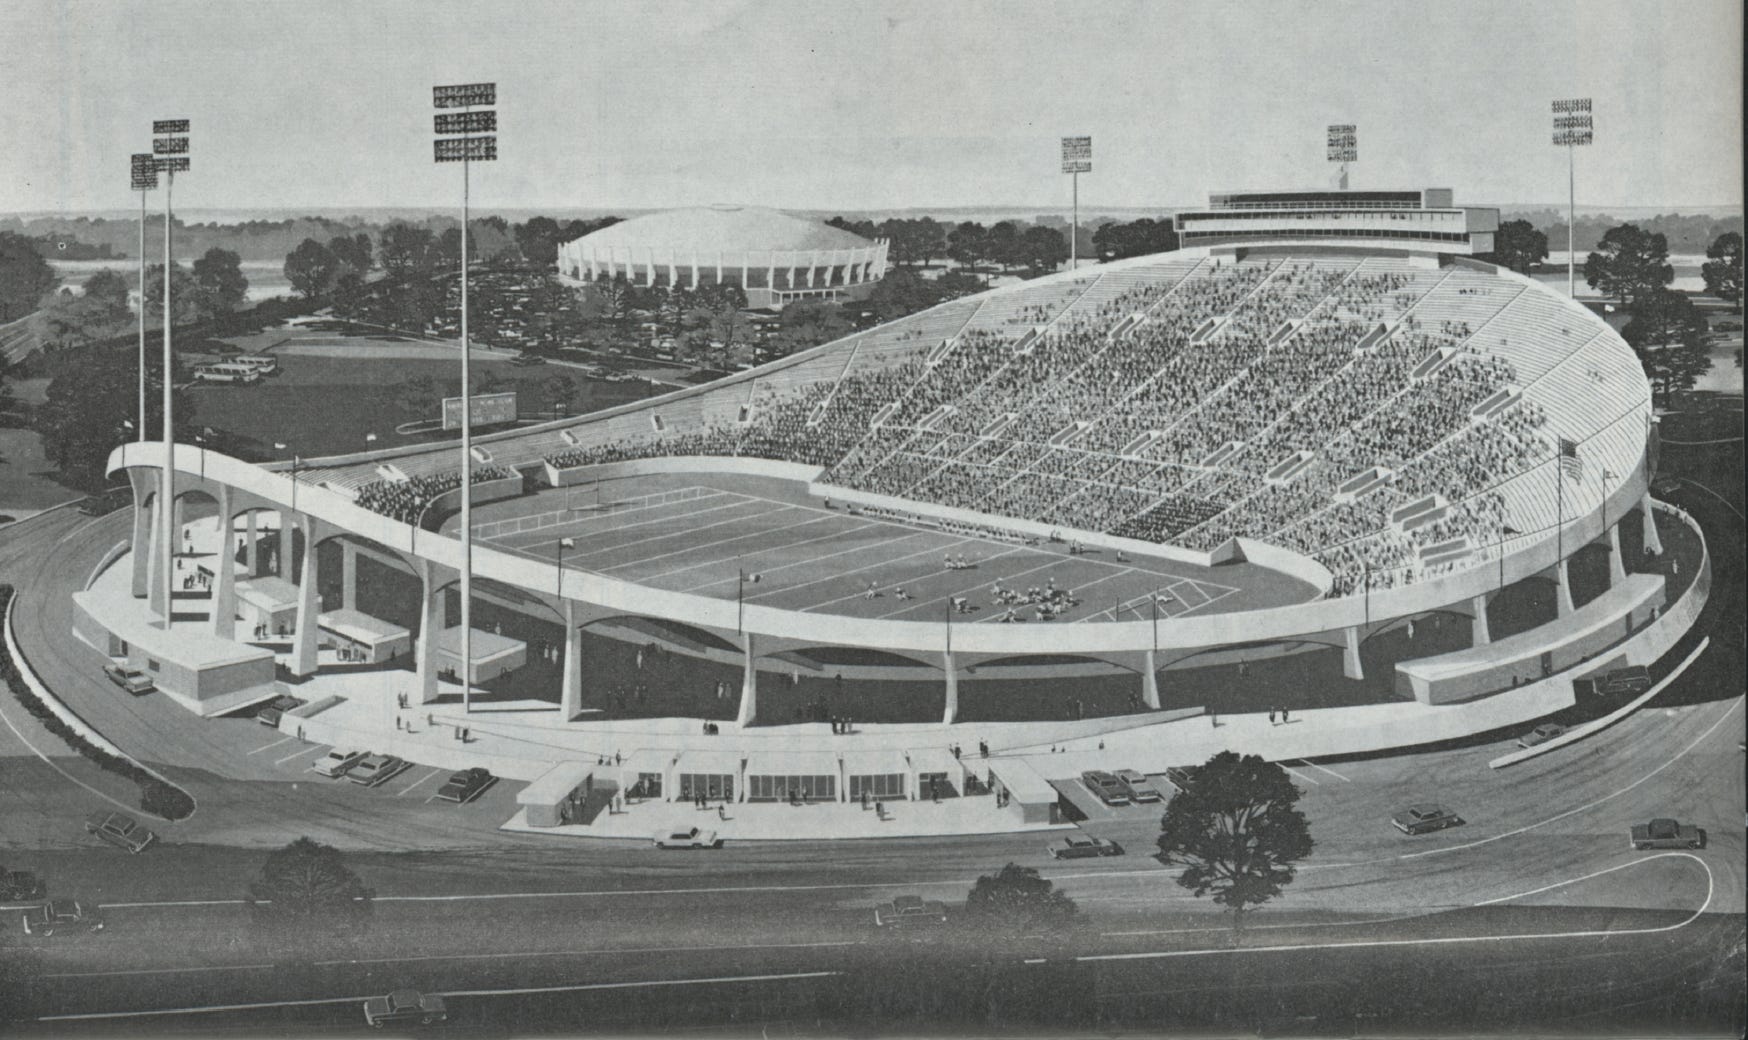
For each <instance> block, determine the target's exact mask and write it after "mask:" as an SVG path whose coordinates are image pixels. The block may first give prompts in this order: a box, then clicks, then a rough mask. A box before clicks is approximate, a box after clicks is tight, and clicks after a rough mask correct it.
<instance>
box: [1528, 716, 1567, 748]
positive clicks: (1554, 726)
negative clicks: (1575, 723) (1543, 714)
mask: <svg viewBox="0 0 1748 1040" xmlns="http://www.w3.org/2000/svg"><path fill="white" fill-rule="evenodd" d="M1565 732H1566V727H1565V726H1562V725H1560V724H1559V723H1558V722H1544V723H1542V724H1541V725H1540V726H1537V727H1536V728H1535V729H1532V730H1530V731H1529V732H1528V733H1525V734H1524V735H1523V736H1521V737H1518V738H1517V746H1518V747H1520V748H1533V747H1538V746H1540V745H1542V744H1546V743H1547V742H1548V741H1550V740H1553V739H1554V738H1555V737H1558V736H1562V735H1564V734H1565Z"/></svg>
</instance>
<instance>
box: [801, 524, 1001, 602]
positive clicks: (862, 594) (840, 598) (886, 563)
mask: <svg viewBox="0 0 1748 1040" xmlns="http://www.w3.org/2000/svg"><path fill="white" fill-rule="evenodd" d="M968 540H969V539H960V541H959V542H958V543H948V544H947V545H944V546H942V545H931V546H929V547H928V548H927V549H919V550H918V551H916V552H913V553H907V554H906V555H904V556H897V557H893V558H892V559H887V560H882V561H880V562H879V563H871V564H869V565H868V566H866V567H857V568H856V569H855V570H848V571H841V572H839V573H838V574H835V575H833V576H832V577H830V578H821V579H820V581H833V580H837V579H840V578H846V577H848V576H850V575H852V574H856V573H859V572H861V571H871V570H873V569H874V568H876V567H889V566H891V565H892V564H895V563H899V562H901V561H903V560H909V559H912V558H913V557H917V556H922V555H925V554H928V553H938V552H945V551H946V550H947V549H950V548H952V546H953V545H954V544H959V545H963V544H964V543H965V542H966V541H968ZM1019 551H1020V550H1019V549H1018V548H1017V547H1016V548H1013V549H1009V550H1007V551H1006V552H999V553H996V554H995V555H994V556H985V557H984V558H983V559H981V560H979V561H977V562H978V563H979V564H980V565H981V564H985V563H988V562H989V561H991V560H999V559H1000V558H1002V557H1003V556H1011V555H1012V554H1014V553H1017V552H1019ZM925 577H926V575H925ZM918 580H921V579H918ZM808 584H810V585H814V584H818V582H809V583H808ZM897 585H898V583H897V582H891V583H888V584H886V585H882V586H878V587H877V588H876V591H877V592H881V593H882V595H884V593H885V591H886V590H889V589H893V588H896V587H897ZM797 587H798V588H799V587H800V586H797ZM867 595H868V593H867V590H865V589H864V590H863V591H861V592H852V593H850V594H849V595H847V596H838V597H836V598H835V599H828V600H826V601H825V602H823V603H815V604H812V605H811V606H806V607H802V608H801V609H802V610H804V611H809V610H819V609H820V608H822V607H829V606H834V605H836V604H838V603H844V602H847V601H849V600H853V599H863V598H866V597H867ZM904 609H906V610H909V609H910V608H909V607H906V608H904Z"/></svg>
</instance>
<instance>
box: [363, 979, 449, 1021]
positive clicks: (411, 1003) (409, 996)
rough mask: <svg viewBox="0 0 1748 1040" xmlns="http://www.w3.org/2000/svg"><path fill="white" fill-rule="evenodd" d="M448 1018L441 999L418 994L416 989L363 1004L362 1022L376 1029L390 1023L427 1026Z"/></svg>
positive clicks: (431, 994) (434, 995)
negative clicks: (413, 1023)
mask: <svg viewBox="0 0 1748 1040" xmlns="http://www.w3.org/2000/svg"><path fill="white" fill-rule="evenodd" d="M448 1017H449V1009H448V1008H446V1007H444V1006H443V998H442V997H440V996H438V995H437V994H435V993H420V992H419V991H418V990H416V989H397V990H395V991H394V992H393V993H390V994H387V995H386V996H381V997H371V998H370V999H368V1000H366V1001H365V1002H364V1021H365V1022H366V1023H368V1024H369V1025H371V1026H374V1027H375V1028H377V1029H381V1028H382V1027H383V1026H385V1025H388V1024H389V1023H391V1022H417V1023H419V1024H420V1025H422V1026H428V1025H430V1024H431V1023H433V1022H441V1021H443V1020H444V1019H446V1018H448Z"/></svg>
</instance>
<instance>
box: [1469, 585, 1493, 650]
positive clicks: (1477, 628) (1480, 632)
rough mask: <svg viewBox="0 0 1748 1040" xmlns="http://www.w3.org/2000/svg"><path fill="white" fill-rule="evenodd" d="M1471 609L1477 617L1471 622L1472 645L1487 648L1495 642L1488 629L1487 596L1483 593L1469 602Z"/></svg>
mask: <svg viewBox="0 0 1748 1040" xmlns="http://www.w3.org/2000/svg"><path fill="white" fill-rule="evenodd" d="M1469 609H1470V610H1472V611H1474V612H1475V616H1474V618H1473V619H1471V620H1470V622H1469V636H1470V644H1471V645H1473V646H1486V645H1487V644H1489V643H1491V642H1493V633H1492V630H1491V629H1489V628H1488V627H1487V594H1486V593H1482V594H1481V595H1479V596H1476V597H1475V598H1474V599H1472V600H1470V601H1469Z"/></svg>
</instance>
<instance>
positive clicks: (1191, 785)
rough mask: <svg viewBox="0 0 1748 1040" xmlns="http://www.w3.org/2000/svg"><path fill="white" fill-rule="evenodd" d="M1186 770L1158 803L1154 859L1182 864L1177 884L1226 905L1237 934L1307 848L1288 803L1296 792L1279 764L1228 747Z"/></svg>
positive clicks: (1300, 820) (1307, 835)
mask: <svg viewBox="0 0 1748 1040" xmlns="http://www.w3.org/2000/svg"><path fill="white" fill-rule="evenodd" d="M1188 773H1189V775H1188V776H1187V777H1186V778H1185V783H1184V784H1183V786H1182V787H1180V788H1179V790H1178V793H1177V794H1175V795H1173V796H1172V799H1171V802H1170V803H1168V804H1167V805H1166V808H1165V818H1164V820H1163V821H1162V823H1161V826H1160V833H1159V854H1160V859H1161V860H1162V861H1163V862H1165V863H1167V864H1170V865H1175V866H1182V867H1183V868H1184V871H1183V873H1181V874H1179V875H1178V879H1177V883H1178V884H1179V885H1180V886H1182V887H1184V888H1187V889H1189V890H1191V891H1192V892H1194V893H1195V894H1196V895H1198V896H1204V895H1207V894H1209V893H1210V892H1211V893H1213V898H1214V902H1216V903H1218V904H1220V905H1222V906H1224V907H1227V908H1228V909H1229V910H1231V911H1232V926H1233V930H1234V933H1236V932H1237V930H1238V929H1239V928H1240V927H1241V924H1242V918H1243V914H1244V911H1245V910H1247V909H1249V908H1251V907H1254V906H1259V905H1261V904H1262V903H1265V902H1267V901H1268V900H1270V899H1273V898H1274V897H1275V896H1278V895H1280V894H1281V889H1282V887H1283V886H1285V885H1288V884H1290V883H1291V882H1292V880H1293V876H1294V863H1295V862H1296V861H1298V860H1300V859H1303V858H1304V857H1305V856H1307V855H1309V854H1310V852H1311V845H1312V841H1311V832H1310V829H1309V828H1308V827H1307V826H1306V824H1305V815H1304V814H1303V813H1301V812H1299V810H1297V809H1295V808H1293V805H1294V803H1296V802H1297V801H1298V800H1299V789H1298V787H1296V786H1294V784H1293V782H1292V781H1291V780H1289V779H1288V778H1287V773H1286V770H1284V769H1282V768H1281V767H1280V766H1278V765H1275V764H1274V763H1272V762H1265V761H1263V760H1262V759H1261V758H1259V757H1258V756H1256V755H1245V756H1244V757H1242V758H1240V757H1239V756H1238V755H1237V754H1236V753H1234V752H1231V751H1222V752H1220V753H1219V754H1217V755H1215V756H1214V757H1213V758H1210V759H1209V760H1208V761H1207V762H1205V763H1203V764H1202V765H1199V766H1194V767H1192V768H1190V769H1189V770H1188Z"/></svg>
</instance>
